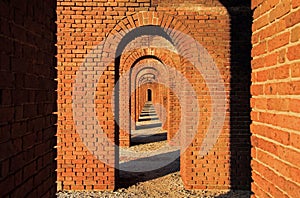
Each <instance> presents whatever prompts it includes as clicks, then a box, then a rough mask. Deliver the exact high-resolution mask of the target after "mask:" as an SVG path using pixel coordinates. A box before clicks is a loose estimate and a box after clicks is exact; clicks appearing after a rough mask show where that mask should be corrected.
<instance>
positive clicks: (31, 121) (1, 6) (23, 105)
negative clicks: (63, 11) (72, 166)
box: [0, 0, 56, 197]
mask: <svg viewBox="0 0 300 198" xmlns="http://www.w3.org/2000/svg"><path fill="white" fill-rule="evenodd" d="M55 8H56V1H52V0H45V1H39V0H35V1H32V0H22V1H6V0H3V1H0V21H1V26H0V43H1V44H0V112H1V113H0V197H25V196H29V197H53V196H55V192H56V185H55V182H56V172H55V169H56V161H55V157H56V150H55V148H54V146H55V145H56V138H55V134H56V126H55V125H56V117H55V115H53V112H55V111H56V92H55V90H56V82H55V81H54V79H55V78H56V70H55V67H56V59H55V55H56V48H55V40H56V39H55V37H56V35H55V32H56V25H55V20H56V14H55Z"/></svg>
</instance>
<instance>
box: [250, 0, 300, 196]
mask: <svg viewBox="0 0 300 198" xmlns="http://www.w3.org/2000/svg"><path fill="white" fill-rule="evenodd" d="M252 9H253V10H254V13H253V18H254V22H253V26H252V30H253V35H252V44H253V49H252V57H253V60H252V86H251V93H252V98H251V106H252V113H251V118H252V121H253V122H252V125H251V131H252V138H251V141H252V146H253V148H252V158H253V159H252V162H251V165H252V169H253V170H252V177H253V183H252V191H253V192H254V195H253V197H299V196H300V179H299V174H300V160H299V159H300V147H299V140H300V133H299V131H300V111H299V109H300V98H299V95H300V90H299V87H300V86H299V85H300V81H299V77H300V72H299V71H300V53H299V52H300V31H299V30H300V23H299V22H300V3H299V1H297V0H272V1H271V0H266V1H259V0H253V1H252Z"/></svg>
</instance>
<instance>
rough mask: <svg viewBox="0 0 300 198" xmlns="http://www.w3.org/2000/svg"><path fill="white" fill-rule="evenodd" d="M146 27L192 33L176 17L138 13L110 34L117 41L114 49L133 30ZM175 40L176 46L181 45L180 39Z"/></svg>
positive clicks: (119, 24)
mask: <svg viewBox="0 0 300 198" xmlns="http://www.w3.org/2000/svg"><path fill="white" fill-rule="evenodd" d="M145 26H156V27H161V28H162V29H163V30H164V31H167V33H169V34H172V33H174V32H172V31H171V29H173V30H178V31H180V32H182V33H185V34H189V33H190V31H189V29H188V28H187V27H186V26H185V25H184V24H183V23H182V22H181V21H180V20H178V19H177V18H176V17H174V16H171V15H168V14H165V13H159V12H154V11H148V12H146V11H144V12H138V13H135V14H133V15H131V16H127V17H125V18H124V19H122V20H120V21H119V23H118V24H116V26H115V27H114V28H113V29H112V30H111V31H110V32H109V33H108V35H113V39H114V41H116V42H115V46H112V47H115V49H118V45H119V43H121V42H122V39H123V38H124V37H125V36H126V34H128V33H130V31H131V30H134V29H136V28H139V27H145ZM174 38H175V39H174V40H173V42H174V45H177V44H180V40H179V39H180V37H178V36H175V37H174ZM170 40H172V39H170ZM120 54H121V53H120ZM120 54H119V55H120Z"/></svg>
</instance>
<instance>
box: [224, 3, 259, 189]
mask: <svg viewBox="0 0 300 198" xmlns="http://www.w3.org/2000/svg"><path fill="white" fill-rule="evenodd" d="M220 2H221V3H222V4H223V5H224V6H225V7H226V8H227V10H228V13H229V15H230V37H231V40H230V46H231V47H230V51H231V52H230V59H231V65H230V73H231V80H230V153H231V156H230V183H231V189H242V190H250V189H251V181H252V179H251V166H250V161H251V141H250V136H251V132H250V123H251V118H250V112H251V107H250V98H251V94H250V85H251V48H252V45H251V35H252V21H253V19H252V11H251V1H250V0H246V1H239V0H220Z"/></svg>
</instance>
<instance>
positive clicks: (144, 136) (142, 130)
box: [131, 102, 167, 145]
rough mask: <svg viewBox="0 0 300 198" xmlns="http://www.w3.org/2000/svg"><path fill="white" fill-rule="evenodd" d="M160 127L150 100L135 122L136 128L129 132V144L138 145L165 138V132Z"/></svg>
mask: <svg viewBox="0 0 300 198" xmlns="http://www.w3.org/2000/svg"><path fill="white" fill-rule="evenodd" d="M161 127H162V123H161V121H160V120H159V118H158V116H157V113H156V111H155V108H154V106H153V104H152V102H146V104H145V106H144V108H143V110H142V112H141V115H140V117H139V119H138V122H137V123H136V130H133V131H132V132H131V144H132V145H139V144H147V143H154V142H161V141H164V140H166V139H167V132H166V131H164V130H162V128H161ZM164 143H165V142H164Z"/></svg>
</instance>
